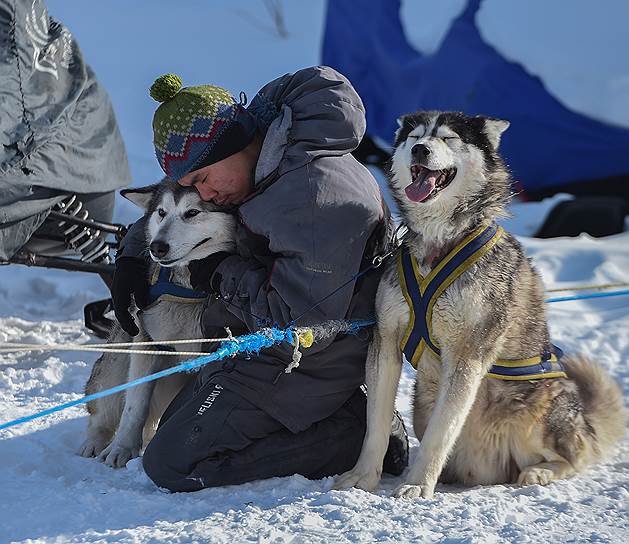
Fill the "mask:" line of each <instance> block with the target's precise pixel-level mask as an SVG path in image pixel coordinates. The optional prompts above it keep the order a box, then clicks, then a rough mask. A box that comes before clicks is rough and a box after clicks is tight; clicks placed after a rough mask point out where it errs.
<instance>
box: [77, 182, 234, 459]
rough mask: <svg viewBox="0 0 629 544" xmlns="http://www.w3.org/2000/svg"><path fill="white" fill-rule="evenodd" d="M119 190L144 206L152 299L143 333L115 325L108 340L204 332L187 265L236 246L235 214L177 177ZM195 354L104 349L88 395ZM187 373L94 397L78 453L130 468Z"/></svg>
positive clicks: (199, 296)
mask: <svg viewBox="0 0 629 544" xmlns="http://www.w3.org/2000/svg"><path fill="white" fill-rule="evenodd" d="M121 194H122V195H123V196H124V197H125V198H127V199H128V200H130V201H131V202H133V203H134V204H137V205H138V206H140V207H141V208H143V209H144V211H145V217H146V251H147V254H148V256H149V257H150V258H151V265H150V267H149V281H150V283H151V284H152V287H151V291H150V292H149V299H150V301H151V304H150V305H149V306H148V307H147V308H145V309H144V310H143V311H142V312H139V313H138V314H137V316H136V320H137V322H138V324H139V328H140V334H138V335H137V336H136V337H134V338H133V339H131V337H129V336H128V335H127V333H125V332H124V331H123V330H122V328H120V327H119V326H116V327H115V329H114V331H113V333H112V335H111V337H110V342H131V341H133V342H142V341H147V340H156V341H162V340H163V341H167V340H187V339H196V338H203V333H202V329H201V314H202V312H203V307H204V303H205V302H206V299H207V294H205V293H200V292H195V291H193V290H192V286H191V285H190V273H189V271H188V263H189V262H190V261H194V260H198V259H203V258H204V257H207V256H208V255H210V254H212V253H218V252H219V251H228V252H233V251H235V243H234V237H235V227H236V220H235V217H234V216H233V215H232V214H230V213H226V212H225V210H224V209H223V210H221V209H220V208H219V207H217V206H216V205H214V204H212V203H209V202H204V201H203V200H201V198H200V197H199V194H198V193H197V190H196V189H195V188H193V187H182V186H180V185H178V184H177V183H174V182H172V181H162V182H161V183H159V184H157V185H152V186H149V187H144V188H141V189H127V190H124V191H122V192H121ZM178 347H179V349H178V351H190V352H201V351H203V349H202V348H203V346H202V345H201V344H200V343H192V344H183V345H180V346H178ZM146 349H150V350H156V349H159V348H156V347H150V348H146ZM189 358H190V357H189V356H185V355H181V356H172V355H169V356H163V355H161V356H160V355H145V354H137V353H134V354H131V355H127V354H116V353H105V354H103V355H102V356H101V357H100V358H99V359H98V360H97V361H96V363H95V364H94V368H93V369H92V374H91V375H90V378H89V381H88V382H87V386H86V388H85V393H86V394H87V395H90V394H93V393H96V392H98V391H102V390H104V389H108V388H110V387H114V386H116V385H119V384H122V383H125V382H127V381H130V380H133V379H136V378H139V377H141V376H146V375H148V374H152V373H154V372H159V371H160V370H163V369H166V368H169V367H171V366H175V365H176V364H178V363H179V362H181V361H183V360H185V359H189ZM189 378H190V375H189V374H173V375H171V376H168V377H166V378H161V379H160V380H158V381H157V382H149V383H144V384H141V385H139V386H136V387H133V388H131V389H129V390H127V391H126V394H124V393H118V394H116V395H111V396H108V397H104V398H101V399H97V400H94V401H91V402H89V403H88V405H87V409H88V412H89V414H90V417H89V422H88V429H87V439H86V440H85V442H84V443H83V445H82V446H81V448H80V450H79V454H80V455H82V456H84V457H94V456H97V457H98V458H99V460H100V461H103V462H104V463H106V464H107V465H109V466H112V467H123V466H125V465H126V464H127V461H129V459H131V458H133V457H137V456H138V455H139V454H140V451H141V449H142V445H143V443H144V444H145V445H146V444H147V443H148V442H149V441H150V439H151V438H152V436H153V434H154V432H155V428H156V425H157V422H158V421H159V418H160V417H161V415H162V414H163V413H164V410H165V409H166V407H167V406H168V405H169V404H170V402H171V401H172V399H173V398H174V397H175V396H176V395H177V393H178V392H179V391H180V390H181V388H182V387H183V386H184V385H185V383H186V382H187V380H188V379H189Z"/></svg>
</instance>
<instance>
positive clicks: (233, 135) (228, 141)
mask: <svg viewBox="0 0 629 544" xmlns="http://www.w3.org/2000/svg"><path fill="white" fill-rule="evenodd" d="M150 95H151V97H152V98H153V99H154V100H157V101H158V102H161V104H160V105H159V107H158V108H157V111H156V112H155V115H154V116H153V143H154V145H155V154H156V155H157V160H158V161H159V164H160V166H161V167H162V170H163V171H164V173H165V174H166V175H167V176H168V177H169V178H171V179H172V180H174V181H177V180H179V179H181V178H182V177H183V176H185V175H186V174H188V173H189V172H192V171H194V170H198V169H199V168H203V167H204V166H208V165H210V164H213V163H215V162H218V161H220V160H223V159H225V158H227V157H229V156H230V155H233V154H234V153H238V152H239V151H242V150H243V149H244V148H245V147H247V145H249V143H251V140H253V137H254V135H255V132H256V121H255V118H254V117H253V116H252V115H251V113H249V112H248V111H247V110H246V109H245V108H244V104H242V103H238V102H236V101H235V100H234V98H233V97H232V96H231V94H230V93H229V92H228V91H226V90H225V89H223V88H222V87H216V86H214V85H199V86H198V87H183V88H182V82H181V78H180V77H179V76H177V75H175V74H166V75H163V76H161V77H159V78H157V79H156V80H155V83H153V85H152V86H151V89H150Z"/></svg>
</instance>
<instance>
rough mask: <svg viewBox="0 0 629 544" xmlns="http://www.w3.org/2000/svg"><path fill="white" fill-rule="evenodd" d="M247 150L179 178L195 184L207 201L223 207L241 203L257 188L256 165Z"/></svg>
mask: <svg viewBox="0 0 629 544" xmlns="http://www.w3.org/2000/svg"><path fill="white" fill-rule="evenodd" d="M254 167H255V161H254V162H252V161H251V157H250V154H249V153H247V152H246V150H243V151H240V152H238V153H234V154H233V155H230V156H229V157H227V158H226V159H223V160H222V161H218V162H215V163H214V164H210V165H209V166H205V167H203V168H199V169H198V170H194V171H193V172H190V173H189V174H186V175H185V176H184V177H183V178H181V179H180V180H179V183H180V184H181V185H188V186H189V185H193V186H194V187H195V188H196V190H197V191H198V192H199V195H200V196H201V198H202V199H203V200H205V201H206V202H210V201H211V202H213V203H214V204H217V205H219V206H237V205H238V204H241V203H242V202H244V200H245V199H246V198H247V197H248V196H249V195H250V194H251V192H252V191H253V168H254Z"/></svg>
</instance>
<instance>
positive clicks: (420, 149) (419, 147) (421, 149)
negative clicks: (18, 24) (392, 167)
mask: <svg viewBox="0 0 629 544" xmlns="http://www.w3.org/2000/svg"><path fill="white" fill-rule="evenodd" d="M411 155H412V157H413V158H414V159H415V160H416V161H420V160H422V159H425V158H426V157H427V156H428V155H430V149H428V148H427V147H426V146H425V145H424V144H415V145H414V146H413V147H412V148H411Z"/></svg>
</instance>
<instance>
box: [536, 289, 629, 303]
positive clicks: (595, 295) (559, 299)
mask: <svg viewBox="0 0 629 544" xmlns="http://www.w3.org/2000/svg"><path fill="white" fill-rule="evenodd" d="M623 295H629V290H626V291H612V292H610V293H591V294H589V295H573V296H571V297H555V298H547V299H546V302H564V301H567V300H583V299H586V298H603V297H620V296H623Z"/></svg>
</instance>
